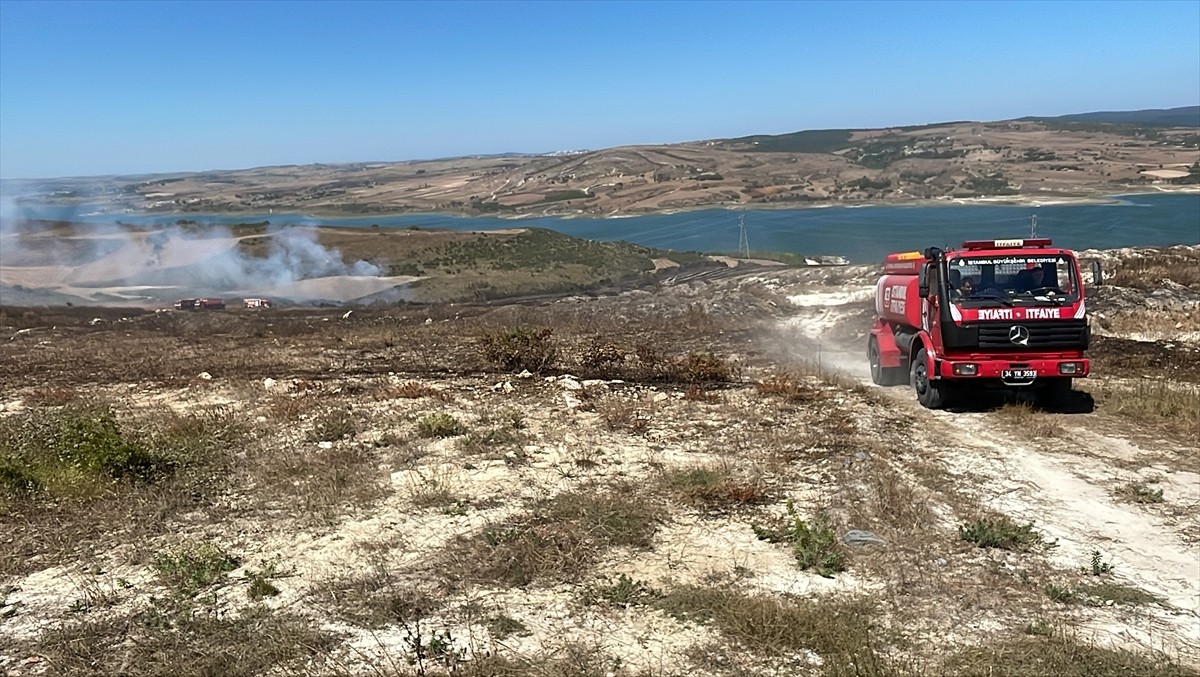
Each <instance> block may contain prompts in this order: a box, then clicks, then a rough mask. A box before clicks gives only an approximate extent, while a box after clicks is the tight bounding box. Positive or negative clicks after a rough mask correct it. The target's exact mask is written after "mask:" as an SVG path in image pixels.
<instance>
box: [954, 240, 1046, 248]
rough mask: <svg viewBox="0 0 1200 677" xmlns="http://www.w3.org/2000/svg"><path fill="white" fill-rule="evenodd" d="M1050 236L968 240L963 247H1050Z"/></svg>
mask: <svg viewBox="0 0 1200 677" xmlns="http://www.w3.org/2000/svg"><path fill="white" fill-rule="evenodd" d="M1049 246H1050V238H1048V237H1030V238H1025V239H1023V240H1022V239H1016V240H967V241H966V242H964V243H963V249H1021V248H1022V247H1049Z"/></svg>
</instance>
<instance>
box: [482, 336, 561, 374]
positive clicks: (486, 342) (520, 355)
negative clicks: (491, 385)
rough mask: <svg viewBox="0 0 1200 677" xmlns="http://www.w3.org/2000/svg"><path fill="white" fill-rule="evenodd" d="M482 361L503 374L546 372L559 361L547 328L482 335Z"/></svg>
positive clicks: (556, 348)
mask: <svg viewBox="0 0 1200 677" xmlns="http://www.w3.org/2000/svg"><path fill="white" fill-rule="evenodd" d="M480 350H481V352H482V353H483V357H484V359H486V360H487V361H488V362H491V363H492V364H495V365H497V366H499V367H500V368H501V369H504V370H506V371H522V370H529V371H531V372H534V373H542V372H545V371H548V370H549V369H550V368H551V366H552V365H553V364H554V361H555V360H556V359H557V358H558V347H557V346H556V345H555V344H554V339H553V331H552V330H550V329H549V328H539V329H532V328H525V327H509V328H507V329H502V330H499V331H493V332H489V333H487V334H485V335H484V337H483V340H482V341H481V343H480Z"/></svg>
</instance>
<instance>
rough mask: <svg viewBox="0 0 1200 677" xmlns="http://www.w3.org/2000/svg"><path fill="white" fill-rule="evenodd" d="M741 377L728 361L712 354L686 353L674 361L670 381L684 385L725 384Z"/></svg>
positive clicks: (738, 371)
mask: <svg viewBox="0 0 1200 677" xmlns="http://www.w3.org/2000/svg"><path fill="white" fill-rule="evenodd" d="M740 375H741V372H740V370H739V369H738V368H737V367H736V366H734V365H733V364H730V362H729V360H727V359H725V358H723V357H718V356H717V355H714V354H712V353H688V354H687V355H685V356H683V357H681V358H679V359H678V360H676V361H675V362H674V363H673V365H672V369H671V376H672V380H676V381H682V382H684V383H726V382H729V381H732V380H734V379H736V378H737V377H738V376H740Z"/></svg>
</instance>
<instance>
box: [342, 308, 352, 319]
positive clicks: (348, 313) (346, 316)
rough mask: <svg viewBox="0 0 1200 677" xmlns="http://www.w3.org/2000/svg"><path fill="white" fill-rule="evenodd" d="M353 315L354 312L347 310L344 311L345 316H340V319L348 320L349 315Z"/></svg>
mask: <svg viewBox="0 0 1200 677" xmlns="http://www.w3.org/2000/svg"><path fill="white" fill-rule="evenodd" d="M353 314H354V311H353V310H347V311H346V314H345V315H342V319H343V320H349V319H350V316H351V315H353Z"/></svg>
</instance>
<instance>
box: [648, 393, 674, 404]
mask: <svg viewBox="0 0 1200 677" xmlns="http://www.w3.org/2000/svg"><path fill="white" fill-rule="evenodd" d="M670 398H671V396H670V395H668V394H666V393H654V397H653V398H651V399H653V400H654V401H655V402H666V401H667V400H669V399H670Z"/></svg>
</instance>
